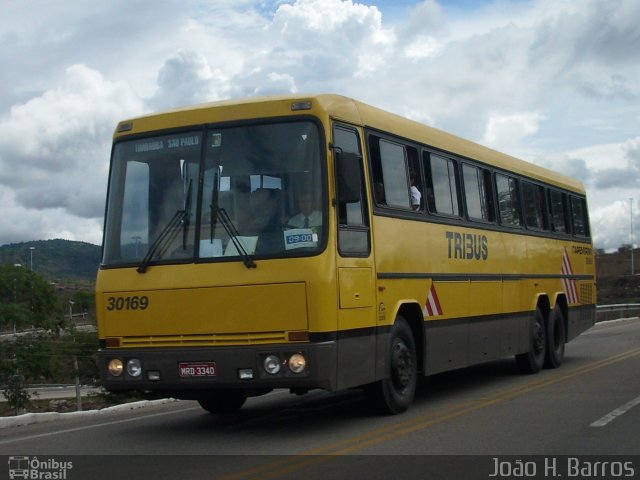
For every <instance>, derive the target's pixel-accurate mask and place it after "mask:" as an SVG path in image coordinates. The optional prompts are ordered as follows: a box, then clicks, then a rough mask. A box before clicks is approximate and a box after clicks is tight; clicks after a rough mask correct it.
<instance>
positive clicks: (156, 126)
mask: <svg viewBox="0 0 640 480" xmlns="http://www.w3.org/2000/svg"><path fill="white" fill-rule="evenodd" d="M303 101H311V105H312V107H311V109H310V110H309V109H305V110H298V111H296V112H292V103H296V102H303ZM296 113H297V114H309V113H315V114H317V115H320V116H323V115H324V116H328V117H330V118H334V119H337V120H342V121H345V122H348V123H352V124H356V125H359V126H363V127H370V128H373V129H376V130H381V131H384V132H387V133H390V134H393V135H397V136H399V137H402V138H404V139H407V140H412V141H415V142H418V143H422V144H424V145H428V146H430V147H434V148H436V149H438V150H443V151H445V152H450V153H453V154H456V155H459V156H462V157H466V158H469V159H473V160H477V161H479V162H482V163H485V164H487V165H492V166H495V167H497V168H500V169H504V170H507V171H511V172H514V173H516V174H519V175H523V176H526V177H529V178H533V179H537V180H539V181H542V182H546V183H549V184H552V185H556V186H559V187H563V188H567V189H569V190H573V191H575V192H579V193H584V186H583V185H582V183H581V182H579V181H578V180H575V179H573V178H570V177H567V176H565V175H562V174H559V173H556V172H553V171H551V170H549V169H546V168H543V167H540V166H538V165H535V164H533V163H530V162H526V161H524V160H520V159H518V158H516V157H512V156H511V155H507V154H505V153H501V152H498V151H496V150H493V149H491V148H488V147H485V146H483V145H480V144H478V143H475V142H472V141H470V140H466V139H464V138H461V137H458V136H456V135H452V134H450V133H447V132H444V131H442V130H439V129H437V128H433V127H430V126H427V125H424V124H422V123H419V122H416V121H414V120H410V119H408V118H405V117H402V116H400V115H397V114H394V113H391V112H388V111H385V110H382V109H380V108H377V107H373V106H371V105H368V104H366V103H363V102H360V101H358V100H354V99H352V98H348V97H345V96H342V95H336V94H318V95H277V96H267V97H248V98H242V99H231V100H222V101H217V102H211V103H204V104H200V105H192V106H186V107H180V108H176V109H171V110H166V111H162V112H157V113H152V114H149V115H145V116H141V117H137V118H132V119H129V120H125V121H122V122H120V123H119V124H118V127H117V128H116V133H115V137H116V138H118V137H120V136H122V135H129V134H132V133H142V132H149V131H153V130H164V129H169V128H178V127H184V126H188V125H200V124H205V123H215V122H228V121H233V120H249V119H257V118H267V117H278V116H290V115H292V114H296Z"/></svg>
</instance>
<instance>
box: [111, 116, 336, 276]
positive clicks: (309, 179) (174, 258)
mask: <svg viewBox="0 0 640 480" xmlns="http://www.w3.org/2000/svg"><path fill="white" fill-rule="evenodd" d="M322 151H323V150H322V149H321V142H320V135H319V131H318V127H317V125H316V124H315V123H314V122H311V121H295V122H293V121H291V122H282V123H268V124H252V125H241V126H232V127H221V128H209V129H204V128H202V129H199V130H193V131H182V132H179V133H175V134H167V135H158V136H153V137H145V138H135V139H132V140H124V141H120V142H118V143H116V145H115V146H114V149H113V155H112V166H111V178H110V181H109V194H108V201H107V213H106V220H105V236H104V253H103V259H102V264H103V265H132V264H133V265H139V269H138V271H140V272H143V271H145V270H146V265H147V264H153V263H158V262H161V263H178V262H191V261H227V260H238V259H240V258H242V259H244V261H245V264H246V265H248V266H249V265H251V266H253V265H252V263H253V262H252V260H251V259H252V258H254V257H255V258H272V257H277V256H291V255H312V254H315V253H318V252H319V251H320V249H321V248H323V246H324V245H325V243H326V241H325V236H326V228H325V224H326V221H325V219H326V207H325V206H324V205H325V204H326V202H325V201H324V198H325V193H324V192H325V189H324V187H323V186H324V183H325V182H324V180H323V179H324V178H325V169H324V167H323V162H321V158H322Z"/></svg>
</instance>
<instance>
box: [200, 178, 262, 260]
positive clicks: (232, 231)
mask: <svg viewBox="0 0 640 480" xmlns="http://www.w3.org/2000/svg"><path fill="white" fill-rule="evenodd" d="M219 176H220V170H219V169H218V168H215V169H214V173H213V188H212V189H211V205H209V207H210V208H211V220H210V224H209V228H210V236H211V241H212V242H213V237H214V234H215V228H216V225H217V224H218V220H220V223H221V224H222V226H223V227H224V230H225V232H227V235H229V238H230V239H231V241H232V242H233V244H234V245H235V247H236V250H237V251H238V254H239V255H240V257H242V262H243V263H244V266H245V267H247V268H256V262H254V261H253V258H251V256H250V255H249V253H248V252H247V250H246V248H244V245H243V244H242V242H241V241H240V240H239V239H238V237H239V236H240V233H239V232H238V229H237V228H236V226H235V225H234V224H233V220H231V218H230V217H229V214H227V211H226V210H225V209H224V208H220V207H219V203H220V199H219V198H218V197H219V196H220V184H219Z"/></svg>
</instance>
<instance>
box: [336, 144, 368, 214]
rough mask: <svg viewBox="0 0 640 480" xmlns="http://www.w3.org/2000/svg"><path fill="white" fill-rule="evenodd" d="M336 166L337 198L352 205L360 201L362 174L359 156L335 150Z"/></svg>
mask: <svg viewBox="0 0 640 480" xmlns="http://www.w3.org/2000/svg"><path fill="white" fill-rule="evenodd" d="M335 152H336V165H337V174H338V179H337V180H338V196H339V198H340V201H341V202H346V203H354V202H359V201H360V186H361V184H362V172H361V165H360V158H361V157H360V155H358V154H355V153H350V152H344V151H342V150H340V149H336V150H335Z"/></svg>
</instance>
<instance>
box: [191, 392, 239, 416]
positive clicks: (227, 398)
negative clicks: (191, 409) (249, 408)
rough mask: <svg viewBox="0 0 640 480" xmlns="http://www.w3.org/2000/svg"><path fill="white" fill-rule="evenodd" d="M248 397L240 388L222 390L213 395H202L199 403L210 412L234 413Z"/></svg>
mask: <svg viewBox="0 0 640 480" xmlns="http://www.w3.org/2000/svg"><path fill="white" fill-rule="evenodd" d="M246 401H247V397H246V395H245V394H244V392H242V391H240V390H227V391H220V392H216V393H215V394H212V395H211V396H207V397H201V398H199V399H198V403H199V404H200V406H201V407H202V408H204V409H205V410H206V411H207V412H209V413H214V414H217V413H233V412H237V411H238V410H240V409H241V408H242V406H243V405H244V402H246Z"/></svg>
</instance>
